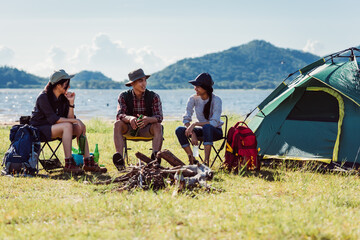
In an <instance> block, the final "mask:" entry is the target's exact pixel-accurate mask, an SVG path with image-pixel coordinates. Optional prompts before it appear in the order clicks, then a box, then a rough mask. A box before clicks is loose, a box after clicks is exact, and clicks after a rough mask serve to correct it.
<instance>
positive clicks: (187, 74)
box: [0, 40, 320, 89]
mask: <svg viewBox="0 0 360 240" xmlns="http://www.w3.org/2000/svg"><path fill="white" fill-rule="evenodd" d="M319 58H320V57H319V56H316V55H313V54H311V53H306V52H303V51H299V50H292V49H285V48H278V47H275V46H274V45H272V44H270V43H268V42H265V41H262V40H254V41H251V42H249V43H247V44H244V45H240V46H238V47H232V48H230V49H228V50H225V51H222V52H217V53H211V54H207V55H204V56H202V57H197V58H185V59H183V60H180V61H178V62H176V63H174V64H172V65H170V66H168V67H166V68H164V69H163V70H161V71H159V72H156V73H153V74H152V77H151V79H150V81H149V82H148V86H149V88H152V89H172V88H191V87H192V86H191V85H190V84H189V83H188V81H189V80H192V79H194V78H195V77H196V76H197V75H198V74H199V73H201V72H209V73H210V74H211V75H212V77H213V79H214V81H215V88H231V89H236V88H244V89H249V88H262V89H266V88H274V87H275V86H277V85H278V84H279V83H280V82H281V81H282V80H283V79H284V78H285V77H286V76H287V75H288V74H289V73H291V72H294V71H296V70H297V69H300V68H302V67H304V66H305V65H307V64H310V63H312V62H314V61H316V60H318V59H319ZM47 81H48V79H46V78H41V77H37V76H35V75H32V74H29V73H26V72H24V71H21V70H18V69H16V68H10V67H0V88H34V87H43V86H44V85H45V84H46V82H47ZM125 82H126V80H125ZM71 85H72V87H73V88H87V89H98V88H100V89H113V88H117V89H119V88H125V86H124V81H123V82H116V81H113V80H112V79H111V78H109V77H106V76H105V75H104V74H102V73H101V72H92V71H81V72H79V73H77V74H76V76H75V77H74V78H73V79H72V82H71Z"/></svg>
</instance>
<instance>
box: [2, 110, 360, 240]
mask: <svg viewBox="0 0 360 240" xmlns="http://www.w3.org/2000/svg"><path fill="white" fill-rule="evenodd" d="M236 118H237V117H236V116H232V117H231V118H230V125H233V124H234V123H235V121H236ZM86 124H87V131H88V139H89V142H90V148H91V149H92V150H93V149H94V146H95V144H96V143H98V144H99V150H100V161H101V163H102V164H105V165H106V166H107V167H108V170H109V172H108V173H107V174H104V175H102V176H99V175H91V174H86V175H83V176H80V177H71V176H69V175H62V174H57V175H56V174H54V175H50V177H48V178H40V177H36V178H21V177H20V178H11V177H4V176H3V177H0V179H1V181H0V188H1V190H0V199H1V207H0V239H69V238H70V239H84V238H86V239H358V238H359V236H360V227H359V223H360V180H359V177H358V176H356V175H349V174H333V173H325V174H324V173H319V172H316V171H312V170H309V168H307V167H304V168H287V167H286V166H285V165H280V166H279V167H277V168H267V167H263V168H262V170H261V171H260V173H259V174H251V173H250V174H242V175H233V174H226V173H223V172H217V174H216V175H215V178H214V180H213V181H212V184H213V186H214V187H216V188H219V189H222V190H223V192H220V193H206V192H204V191H201V190H197V191H194V192H184V193H182V194H178V195H177V196H175V197H174V196H172V193H173V190H174V188H170V189H166V190H162V191H159V192H156V193H154V192H152V191H146V192H144V191H140V190H139V191H135V192H123V193H118V192H113V191H111V190H112V189H113V188H115V186H116V185H108V186H95V185H93V184H84V183H83V182H84V180H86V181H89V182H93V181H96V180H99V179H109V178H112V177H116V176H117V171H116V169H115V167H114V166H113V165H112V163H111V157H112V154H113V152H114V147H113V140H112V125H111V124H110V123H108V122H105V121H101V120H91V121H89V122H87V123H86ZM180 124H181V123H180V122H179V121H165V122H164V126H165V135H164V138H165V142H164V145H163V148H167V149H169V150H171V151H172V152H173V153H174V154H175V155H176V156H178V157H179V158H180V159H184V160H185V159H186V155H185V154H184V153H183V151H182V149H180V147H179V144H178V142H177V139H176V137H175V135H174V131H175V128H176V127H177V126H179V125H180ZM9 129H10V127H1V128H0V140H1V146H0V156H1V157H2V156H3V155H4V152H5V151H6V150H7V148H8V145H9V140H8V135H9ZM130 144H131V146H132V147H133V150H131V151H130V156H131V159H130V161H132V162H134V161H135V158H134V153H135V152H136V151H140V152H143V153H145V154H148V155H149V154H150V151H149V150H148V149H149V147H150V146H151V143H141V144H139V143H136V144H135V143H130ZM59 152H60V153H61V154H60V156H61V157H62V158H63V155H62V150H61V151H59ZM216 169H217V167H214V170H216ZM41 173H43V174H45V172H41Z"/></svg>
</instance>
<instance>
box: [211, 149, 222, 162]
mask: <svg viewBox="0 0 360 240" xmlns="http://www.w3.org/2000/svg"><path fill="white" fill-rule="evenodd" d="M212 148H213V149H214V152H215V154H216V155H215V158H214V160H213V161H212V163H211V166H210V167H212V166H213V165H214V163H215V162H216V159H217V158H219V160H220V162H223V160H222V158H221V156H220V152H221V150H219V151H218V150H216V148H215V147H214V146H213V147H212Z"/></svg>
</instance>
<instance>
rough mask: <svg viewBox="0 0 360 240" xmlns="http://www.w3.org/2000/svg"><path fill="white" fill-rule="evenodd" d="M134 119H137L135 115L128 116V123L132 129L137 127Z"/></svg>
mask: <svg viewBox="0 0 360 240" xmlns="http://www.w3.org/2000/svg"><path fill="white" fill-rule="evenodd" d="M136 119H137V118H136V117H130V121H129V123H130V126H131V128H132V129H136V128H137V127H138V126H137V123H136Z"/></svg>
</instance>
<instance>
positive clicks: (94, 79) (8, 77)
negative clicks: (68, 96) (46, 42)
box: [0, 67, 125, 89]
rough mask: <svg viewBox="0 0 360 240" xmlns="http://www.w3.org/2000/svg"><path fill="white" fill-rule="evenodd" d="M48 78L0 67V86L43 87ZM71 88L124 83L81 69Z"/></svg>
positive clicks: (121, 85)
mask: <svg viewBox="0 0 360 240" xmlns="http://www.w3.org/2000/svg"><path fill="white" fill-rule="evenodd" d="M48 81H49V80H48V79H47V78H41V77H37V76H35V75H32V74H29V73H27V72H25V71H21V70H18V69H16V68H11V67H0V88H43V87H44V86H45V85H46V84H47V82H48ZM71 85H72V87H73V88H85V89H121V88H125V86H124V84H122V83H120V82H115V81H113V80H112V79H111V78H109V77H106V76H105V75H104V74H102V73H101V72H91V71H82V72H79V73H77V74H76V75H75V77H74V78H73V79H72V80H71Z"/></svg>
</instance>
